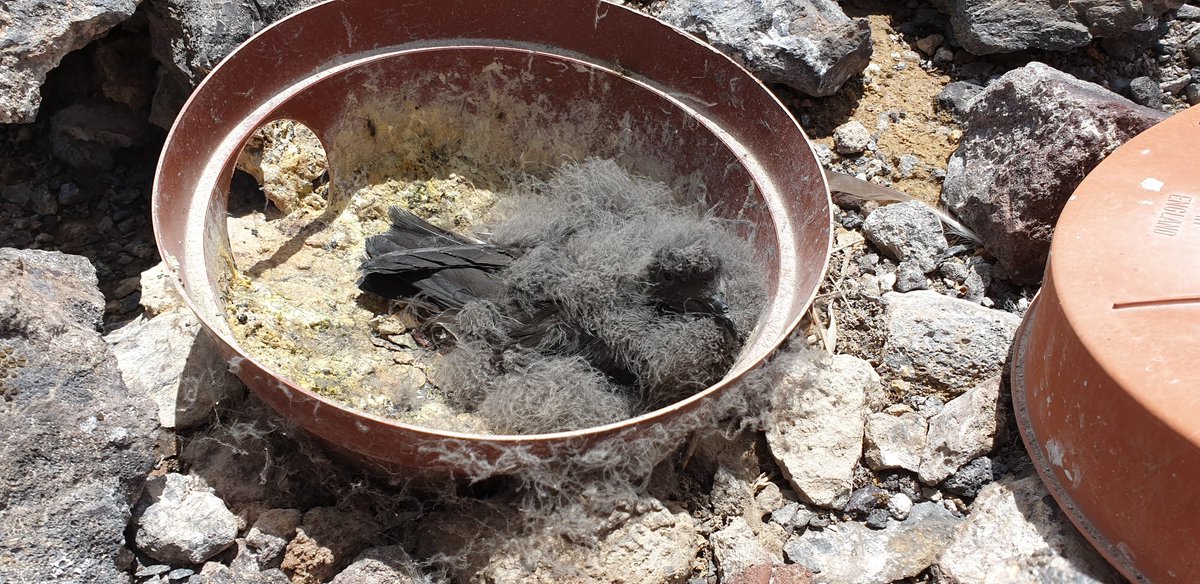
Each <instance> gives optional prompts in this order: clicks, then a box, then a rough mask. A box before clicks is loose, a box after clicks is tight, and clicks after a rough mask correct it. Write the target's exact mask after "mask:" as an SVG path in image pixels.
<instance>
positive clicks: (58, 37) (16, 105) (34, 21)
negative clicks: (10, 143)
mask: <svg viewBox="0 0 1200 584" xmlns="http://www.w3.org/2000/svg"><path fill="white" fill-rule="evenodd" d="M138 2H139V0H80V1H73V2H62V3H57V2H55V3H48V2H45V1H43V0H8V1H6V2H3V3H0V124H26V123H30V122H32V121H33V120H34V119H35V118H36V117H37V113H38V108H39V107H41V103H42V96H41V86H42V83H44V82H45V81H46V74H47V73H49V72H50V70H51V69H54V68H55V67H57V66H58V63H59V61H61V60H62V58H63V57H64V56H65V55H66V54H67V53H70V52H71V51H74V50H76V49H81V48H83V47H84V45H86V44H88V43H89V42H91V41H93V40H95V39H97V38H100V37H102V36H104V35H105V34H106V33H107V32H108V31H109V29H111V28H112V27H114V26H116V25H117V24H119V23H120V22H121V21H123V20H125V19H127V18H129V17H130V15H132V14H133V11H134V9H136V8H137V6H138Z"/></svg>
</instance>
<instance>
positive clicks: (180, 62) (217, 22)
mask: <svg viewBox="0 0 1200 584" xmlns="http://www.w3.org/2000/svg"><path fill="white" fill-rule="evenodd" d="M316 3H317V2H316V0H258V1H246V0H148V2H147V5H148V6H149V10H148V11H147V15H148V16H149V17H150V36H151V39H152V42H153V45H154V46H153V51H154V56H155V58H157V59H158V60H159V61H160V62H162V63H163V64H164V65H167V66H168V67H169V68H170V69H172V72H173V73H174V74H175V75H177V78H178V79H181V80H184V81H186V83H187V84H188V85H190V86H192V87H195V86H196V84H198V83H200V80H201V79H204V76H205V75H208V72H209V71H212V69H213V67H216V66H217V63H219V62H220V61H221V59H223V58H225V55H228V54H229V53H230V52H231V51H233V49H235V48H237V46H238V45H240V44H241V43H242V41H244V40H246V39H248V38H250V35H253V34H254V33H256V32H258V31H260V30H262V29H263V28H264V27H266V26H267V25H268V24H271V23H272V22H275V21H276V20H279V19H281V18H283V17H285V16H287V15H289V14H291V13H292V12H295V11H297V10H299V9H301V8H304V7H307V6H310V5H312V4H316Z"/></svg>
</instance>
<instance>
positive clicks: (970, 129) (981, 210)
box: [942, 63, 1167, 283]
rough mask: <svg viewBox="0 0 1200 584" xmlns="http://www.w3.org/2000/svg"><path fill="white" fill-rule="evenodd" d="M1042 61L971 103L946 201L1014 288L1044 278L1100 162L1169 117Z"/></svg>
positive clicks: (944, 195) (1009, 76) (1015, 72)
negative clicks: (1062, 218)
mask: <svg viewBox="0 0 1200 584" xmlns="http://www.w3.org/2000/svg"><path fill="white" fill-rule="evenodd" d="M1166 117H1167V115H1166V114H1165V113H1163V112H1160V111H1156V110H1152V109H1149V108H1145V107H1142V106H1139V105H1137V104H1135V103H1133V102H1131V101H1129V100H1127V99H1125V98H1123V97H1120V96H1118V95H1116V94H1115V93H1112V92H1110V91H1108V90H1106V89H1104V88H1102V87H1100V86H1098V85H1095V84H1092V83H1087V82H1084V81H1080V80H1078V79H1076V78H1074V77H1072V76H1070V75H1067V74H1066V73H1063V72H1061V71H1058V70H1057V69H1054V68H1052V67H1048V66H1046V65H1043V64H1041V63H1030V64H1029V65H1027V66H1025V67H1022V68H1020V69H1014V70H1013V71H1010V72H1008V73H1007V74H1005V75H1004V76H1003V77H1001V78H999V79H997V80H996V81H994V82H992V83H991V84H990V85H988V87H987V88H986V89H985V90H984V91H983V93H981V94H980V95H979V96H978V97H977V98H976V99H975V101H974V103H973V104H972V105H971V109H970V110H969V111H968V112H967V115H966V121H965V124H964V132H963V138H962V141H961V142H960V143H959V146H958V150H956V151H955V152H954V155H953V156H951V158H950V163H949V166H948V168H947V170H946V182H945V185H944V186H943V188H942V202H944V203H945V204H946V206H948V207H949V208H950V209H951V210H952V211H953V212H954V214H955V215H957V216H958V217H959V218H961V219H962V221H963V223H965V224H966V225H967V226H968V227H970V228H972V229H974V230H975V232H976V233H977V234H979V236H980V237H981V238H983V244H984V246H985V247H986V248H987V249H988V251H989V252H991V253H992V255H994V256H995V257H996V259H997V260H998V261H999V263H1000V264H1001V265H1002V266H1004V268H1005V269H1007V271H1008V273H1009V275H1010V276H1011V277H1012V279H1013V280H1014V281H1016V282H1018V283H1029V282H1037V281H1039V280H1040V279H1041V277H1042V270H1043V268H1044V267H1045V262H1046V256H1047V254H1048V253H1049V250H1050V236H1051V235H1052V234H1053V232H1054V223H1055V222H1056V221H1057V220H1058V214H1059V212H1061V211H1062V207H1063V205H1065V204H1066V202H1067V198H1068V197H1070V196H1071V193H1072V192H1073V191H1074V190H1075V187H1076V186H1078V185H1079V183H1080V181H1082V180H1083V177H1084V176H1086V175H1087V173H1088V172H1090V171H1091V170H1092V169H1093V168H1095V166H1096V165H1097V164H1099V162H1100V161H1101V160H1103V159H1104V157H1105V156H1108V154H1109V153H1110V152H1112V151H1113V150H1114V149H1116V148H1117V146H1120V145H1121V144H1123V143H1124V142H1125V141H1127V140H1129V139H1130V138H1132V137H1133V136H1135V135H1137V134H1138V133H1140V132H1142V131H1143V130H1145V129H1146V128H1149V127H1150V126H1152V125H1154V124H1155V123H1157V122H1158V121H1160V120H1162V119H1164V118H1166Z"/></svg>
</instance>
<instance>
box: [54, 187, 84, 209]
mask: <svg viewBox="0 0 1200 584" xmlns="http://www.w3.org/2000/svg"><path fill="white" fill-rule="evenodd" d="M83 199H84V197H83V192H82V191H80V190H79V185H77V184H75V183H73V182H68V183H63V185H62V186H61V187H59V189H58V204H60V205H62V206H64V207H67V206H73V205H77V204H79V203H82V202H83Z"/></svg>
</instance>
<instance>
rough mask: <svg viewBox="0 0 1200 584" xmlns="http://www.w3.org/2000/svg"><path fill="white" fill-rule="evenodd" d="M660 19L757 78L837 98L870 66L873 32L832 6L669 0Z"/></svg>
mask: <svg viewBox="0 0 1200 584" xmlns="http://www.w3.org/2000/svg"><path fill="white" fill-rule="evenodd" d="M659 18H661V19H662V20H663V21H665V22H668V23H670V24H673V25H675V26H678V27H680V28H683V29H685V30H688V31H690V32H693V33H696V34H698V35H701V36H703V37H705V38H706V39H707V40H708V42H710V43H712V44H713V46H715V47H717V48H718V49H720V50H722V51H724V52H725V53H727V54H730V55H732V56H734V58H736V59H738V60H740V61H741V62H742V63H743V64H745V65H746V67H747V68H748V69H750V70H751V71H753V72H754V74H755V75H757V76H758V77H760V78H761V79H763V80H764V81H767V82H770V83H782V84H784V85H787V86H790V87H793V88H795V89H797V90H799V91H802V92H804V93H807V94H809V95H813V96H825V95H833V94H834V93H836V92H837V90H838V89H839V88H841V86H842V84H843V83H845V82H846V80H848V79H850V78H851V77H853V76H855V75H858V74H859V73H861V72H862V71H863V69H865V68H866V67H867V65H868V64H870V62H871V29H870V27H869V26H868V25H867V20H866V19H864V18H860V19H851V18H850V17H848V16H846V13H845V12H842V9H841V7H840V6H838V4H837V3H836V2H834V1H833V0H763V1H758V0H732V1H728V2H726V1H718V0H669V2H668V3H667V5H666V7H665V8H663V11H662V13H661V14H659Z"/></svg>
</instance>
